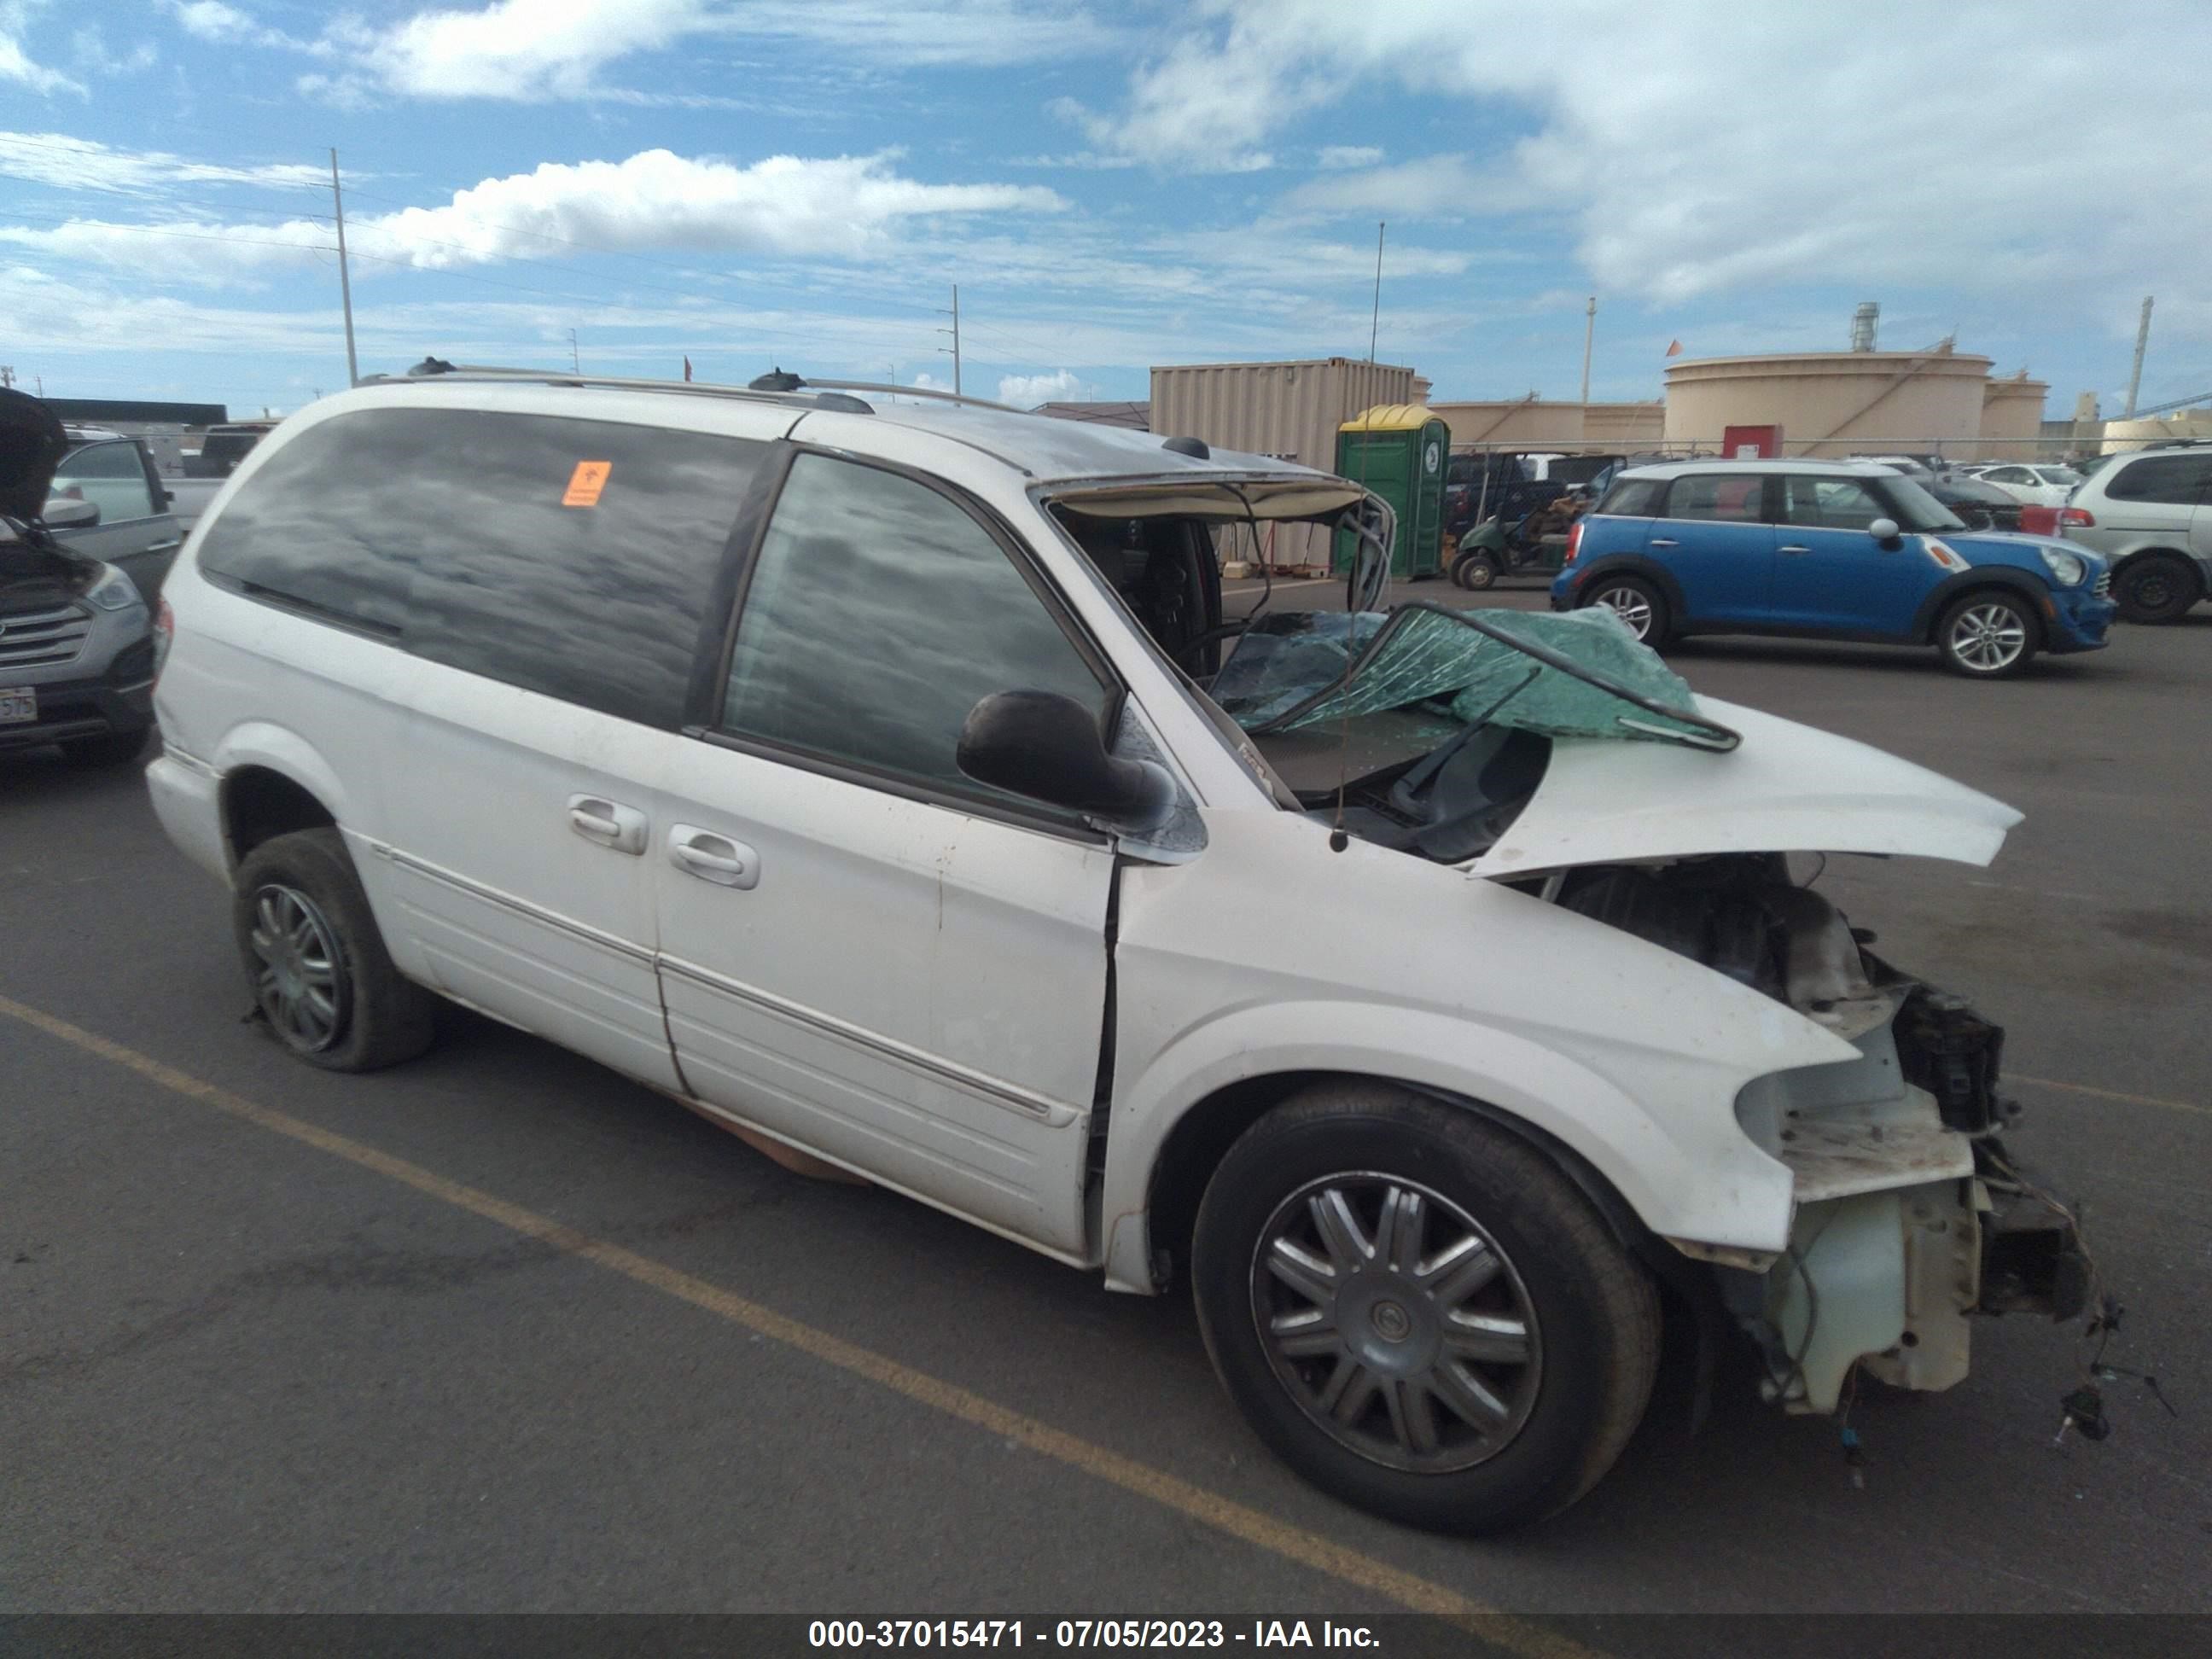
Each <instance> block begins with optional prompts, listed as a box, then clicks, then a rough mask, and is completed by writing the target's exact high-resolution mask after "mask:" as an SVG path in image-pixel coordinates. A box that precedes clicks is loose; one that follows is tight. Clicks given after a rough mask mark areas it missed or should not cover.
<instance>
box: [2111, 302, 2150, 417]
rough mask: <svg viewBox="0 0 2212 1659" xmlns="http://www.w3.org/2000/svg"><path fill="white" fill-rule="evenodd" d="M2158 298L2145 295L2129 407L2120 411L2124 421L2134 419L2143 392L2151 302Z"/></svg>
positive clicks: (2137, 328)
mask: <svg viewBox="0 0 2212 1659" xmlns="http://www.w3.org/2000/svg"><path fill="white" fill-rule="evenodd" d="M2157 297H2158V296H2157V295H2154V294H2146V295H2143V308H2142V321H2141V322H2140V323H2137V324H2136V366H2135V368H2132V369H2130V371H2129V372H2128V406H2127V407H2126V408H2125V409H2124V410H2121V411H2120V418H2121V419H2122V420H2124V421H2125V420H2130V419H2132V418H2133V417H2134V416H2135V412H2136V392H2140V391H2142V360H2143V348H2144V347H2146V346H2148V344H2149V343H2150V302H2151V301H2153V300H2154V299H2156V298H2157Z"/></svg>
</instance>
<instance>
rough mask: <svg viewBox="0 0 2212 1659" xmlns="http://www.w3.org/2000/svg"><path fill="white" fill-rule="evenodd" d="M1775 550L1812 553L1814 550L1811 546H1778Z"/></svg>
mask: <svg viewBox="0 0 2212 1659" xmlns="http://www.w3.org/2000/svg"><path fill="white" fill-rule="evenodd" d="M1775 551H1776V552H1777V553H1810V552H1811V551H1812V549H1811V548H1809V547H1778V548H1776V549H1775Z"/></svg>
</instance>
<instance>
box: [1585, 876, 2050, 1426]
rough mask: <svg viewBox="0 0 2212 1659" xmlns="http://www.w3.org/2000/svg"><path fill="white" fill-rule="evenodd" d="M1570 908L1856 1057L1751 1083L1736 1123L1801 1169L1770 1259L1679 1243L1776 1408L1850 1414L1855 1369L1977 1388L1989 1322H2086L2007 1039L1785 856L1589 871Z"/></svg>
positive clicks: (1793, 1169) (1892, 1379) (1915, 1382)
mask: <svg viewBox="0 0 2212 1659" xmlns="http://www.w3.org/2000/svg"><path fill="white" fill-rule="evenodd" d="M1560 902H1562V903H1563V904H1565V905H1566V906H1567V907H1568V908H1573V909H1577V910H1579V911H1581V912H1583V914H1585V915H1591V916H1593V917H1594V918H1595V919H1597V920H1601V921H1607V922H1610V923H1612V924H1613V925H1614V926H1617V927H1622V928H1623V929H1624V930H1625V931H1627V932H1630V933H1636V934H1638V936H1640V937H1643V938H1646V939H1650V940H1651V941H1652V942H1654V943H1656V944H1661V945H1667V946H1668V948H1670V949H1673V950H1675V951H1680V952H1681V953H1682V954H1685V955H1690V956H1694V957H1697V958H1698V959H1699V960H1700V961H1703V962H1704V963H1705V964H1706V965H1707V966H1709V967H1711V968H1712V969H1715V970H1716V971H1717V972H1720V973H1723V974H1725V975H1729V977H1731V978H1735V979H1737V980H1739V981H1741V982H1743V983H1746V984H1748V985H1751V986H1753V987H1754V988H1757V989H1759V990H1762V991H1765V993H1767V994H1770V995H1772V996H1774V997H1775V998H1776V1000H1779V1001H1783V1002H1786V1003H1788V1004H1789V1005H1790V1006H1792V1007H1793V1008H1795V1009H1796V1010H1797V1011H1798V1012H1800V1013H1802V1014H1803V1015H1804V1016H1805V1017H1806V1018H1808V1019H1810V1020H1812V1021H1814V1023H1815V1024H1820V1025H1822V1026H1824V1027H1826V1029H1827V1030H1830V1031H1832V1032H1833V1033H1835V1035H1837V1036H1839V1037H1842V1038H1843V1039H1844V1041H1846V1042H1850V1044H1851V1046H1852V1047H1853V1048H1857V1050H1858V1057H1857V1059H1856V1060H1845V1061H1842V1062H1839V1063H1837V1064H1833V1065H1827V1066H1811V1067H1806V1068H1802V1069H1798V1070H1794V1071H1785V1072H1776V1073H1769V1074H1767V1075H1766V1076H1764V1077H1760V1078H1758V1079H1754V1080H1753V1082H1752V1083H1750V1084H1749V1085H1747V1086H1746V1087H1745V1088H1744V1089H1743V1091H1741V1094H1740V1095H1739V1096H1738V1097H1737V1100H1736V1102H1735V1113H1736V1117H1737V1121H1739V1123H1740V1124H1741V1127H1742V1128H1743V1130H1744V1133H1746V1134H1747V1135H1748V1136H1749V1137H1750V1138H1751V1139H1752V1140H1753V1142H1754V1143H1755V1144H1757V1145H1758V1146H1759V1147H1760V1148H1761V1149H1762V1150H1763V1151H1765V1152H1767V1153H1768V1154H1769V1155H1771V1157H1773V1158H1776V1159H1778V1161H1779V1162H1781V1163H1782V1164H1784V1165H1785V1166H1787V1167H1788V1169H1789V1170H1790V1174H1791V1177H1792V1183H1793V1189H1792V1199H1793V1205H1794V1210H1793V1215H1792V1220H1791V1225H1790V1237H1789V1243H1788V1244H1787V1246H1786V1247H1785V1248H1784V1249H1783V1250H1781V1251H1780V1252H1778V1253H1776V1254H1773V1255H1763V1254H1761V1253H1754V1252H1742V1251H1715V1250H1710V1249H1705V1248H1703V1247H1701V1246H1699V1245H1698V1244H1697V1243H1694V1242H1692V1241H1676V1243H1677V1246H1678V1248H1680V1249H1682V1250H1683V1251H1684V1252H1685V1253H1686V1254H1687V1255H1692V1256H1696V1257H1699V1258H1700V1259H1704V1260H1706V1261H1712V1262H1713V1263H1714V1264H1715V1268H1716V1275H1717V1280H1718V1283H1719V1286H1720V1292H1721V1297H1722V1301H1723V1305H1724V1306H1725V1308H1726V1310H1727V1311H1728V1312H1729V1315H1730V1316H1732V1317H1733V1318H1734V1319H1735V1322H1736V1323H1737V1324H1738V1325H1739V1326H1740V1327H1741V1328H1742V1329H1743V1330H1744V1331H1745V1332H1746V1333H1747V1334H1748V1335H1749V1336H1750V1337H1751V1339H1752V1340H1753V1342H1754V1343H1755V1345H1756V1346H1757V1347H1758V1350H1759V1353H1760V1355H1761V1357H1762V1358H1763V1360H1764V1363H1765V1373H1766V1375H1765V1383H1764V1384H1763V1389H1764V1392H1765V1395H1766V1397H1767V1398H1768V1399H1770V1400H1771V1401H1777V1402H1778V1403H1780V1404H1782V1405H1783V1406H1784V1407H1786V1408H1788V1409H1789V1410H1790V1411H1793V1412H1827V1411H1832V1410H1833V1409H1835V1407H1836V1405H1837V1403H1838V1400H1839V1398H1840V1397H1841V1395H1842V1393H1843V1389H1844V1384H1845V1381H1846V1379H1847V1378H1848V1377H1849V1376H1850V1372H1851V1369H1852V1367H1853V1366H1854V1365H1859V1364H1863V1365H1864V1366H1865V1368H1866V1370H1867V1371H1868V1373H1869V1375H1870V1376H1874V1377H1875V1378H1877V1379H1878V1380H1880V1381H1881V1382H1884V1383H1889V1384H1891V1385H1893V1386H1895V1387H1899V1388H1905V1389H1948V1388H1949V1387H1951V1386H1952V1385H1953V1384H1954V1383H1958V1382H1959V1381H1960V1380H1961V1379H1962V1378H1963V1377H1965V1376H1966V1371H1967V1367H1968V1350H1969V1328H1968V1324H1967V1322H1968V1320H1969V1318H1970V1317H1971V1316H1973V1315H1976V1314H2000V1313H2015V1312H2034V1313H2042V1314H2047V1315H2049V1316H2051V1317H2053V1318H2054V1319H2061V1320H2063V1319H2070V1318H2073V1317H2075V1316H2076V1315H2078V1314H2080V1313H2081V1311H2082V1309H2083V1307H2084V1305H2085V1304H2086V1303H2087V1297H2088V1293H2089V1282H2088V1281H2089V1275H2088V1270H2087V1257H2086V1255H2085V1254H2084V1252H2083V1249H2082V1247H2081V1238H2080V1237H2079V1233H2078V1231H2077V1229H2076V1226H2075V1219H2074V1217H2073V1215H2072V1213H2071V1212H2070V1211H2069V1209H2068V1208H2066V1207H2065V1206H2063V1205H2062V1204H2061V1203H2060V1202H2059V1201H2058V1200H2055V1199H2053V1198H2051V1197H2050V1196H2049V1195H2048V1194H2047V1193H2046V1192H2045V1190H2044V1189H2043V1188H2041V1187H2040V1186H2039V1184H2038V1183H2037V1182H2034V1181H2033V1179H2031V1178H2030V1177H2029V1176H2027V1175H2026V1174H2025V1173H2024V1172H2023V1171H2022V1170H2021V1167H2020V1165H2019V1164H2018V1163H2017V1162H2016V1160H2015V1158H2014V1157H2013V1155H2012V1153H2011V1152H2010V1151H2009V1150H2008V1148H2007V1147H2006V1146H2005V1144H2004V1142H2003V1140H2002V1133H2003V1132H2004V1131H2006V1130H2008V1128H2010V1127H2014V1126H2015V1124H2016V1122H2017V1120H2018V1117H2019V1108H2018V1107H2017V1106H2016V1105H2015V1104H2014V1103H2012V1102H2010V1101H2008V1100H2007V1099H2006V1098H2005V1097H2003V1096H2002V1093H2001V1092H2000V1090H1999V1076H2000V1063H2001V1060H2002V1052H2003V1047H2004V1033H2003V1031H2002V1029H2001V1028H1999V1027H1998V1026H1996V1025H1995V1024H1991V1023H1990V1021H1988V1020H1987V1019H1985V1018H1983V1017H1982V1016H1981V1015H1979V1014H1978V1013H1977V1012H1975V1011H1974V1010H1973V1009H1972V1008H1971V1007H1969V1006H1967V1005H1966V1003H1965V1002H1964V1001H1963V1000H1960V998H1958V997H1955V996H1953V995H1950V994H1948V993H1946V992H1944V991H1942V990H1940V989H1938V988H1936V987H1933V986H1931V985H1929V984H1928V983H1926V982H1925V981H1921V980H1918V979H1916V978H1914V977H1912V976H1911V975H1907V974H1905V973H1901V972H1899V970H1898V969H1894V968H1893V967H1891V966H1890V965H1889V964H1888V963H1886V962H1884V961H1882V960H1881V958H1880V957H1876V956H1875V955H1874V954H1873V953H1872V952H1871V951H1868V950H1867V949H1866V948H1865V947H1866V945H1868V944H1870V943H1872V942H1873V935H1871V934H1870V933H1864V932H1863V930H1855V929H1853V928H1852V927H1850V924H1849V923H1848V921H1846V920H1845V919H1844V915H1843V914H1842V913H1841V912H1840V911H1838V909H1837V908H1835V907H1834V906H1833V905H1832V903H1830V902H1828V900H1827V899H1826V897H1825V896H1822V895H1820V893H1818V892H1815V891H1814V890H1810V889H1808V888H1804V887H1799V886H1796V885H1794V884H1790V881H1789V879H1788V871H1787V866H1786V865H1785V863H1784V860H1781V859H1779V858H1766V859H1759V858H1755V857H1752V858H1747V857H1735V858H1727V859H1715V860H1699V861H1696V862H1693V863H1691V864H1686V865H1683V866H1674V867H1672V868H1670V869H1668V870H1664V871H1650V870H1634V869H1626V868H1615V869H1611V870H1606V871H1601V872H1587V873H1585V874H1584V875H1583V876H1582V877H1581V878H1579V880H1578V882H1577V884H1574V885H1571V886H1570V887H1569V888H1568V889H1567V890H1565V891H1564V892H1563V893H1562V895H1561V896H1560Z"/></svg>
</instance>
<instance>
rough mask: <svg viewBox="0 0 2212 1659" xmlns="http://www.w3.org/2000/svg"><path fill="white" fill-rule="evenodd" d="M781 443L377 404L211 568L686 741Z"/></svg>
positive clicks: (311, 458)
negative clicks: (719, 584)
mask: <svg viewBox="0 0 2212 1659" xmlns="http://www.w3.org/2000/svg"><path fill="white" fill-rule="evenodd" d="M766 449H767V446H765V445H764V444H759V443H754V442H750V441H745V440H742V439H737V438H719V437H712V436H705V435H698V434H694V433H678V432H669V431H665V430H663V429H660V428H653V427H639V426H625V425H618V424H617V423H614V422H604V421H577V420H565V419H559V418H555V417H551V416H517V415H504V414H488V413H483V412H481V411H477V410H422V409H407V410H364V411H362V413H360V414H357V415H345V416H339V417H337V419H335V420H331V421H327V422H322V423H321V424H319V425H318V426H315V427H312V428H309V429H308V430H307V431H306V432H303V433H301V435H299V436H298V437H296V438H295V439H294V440H293V441H291V442H290V443H289V444H287V445H286V446H285V447H283V448H282V449H281V450H279V451H277V452H276V454H274V455H272V456H271V457H270V459H269V461H268V463H267V464H266V465H264V466H263V467H262V469H261V470H260V471H258V472H257V473H256V474H255V475H254V477H253V478H252V482H251V483H249V484H248V485H247V487H246V489H245V490H244V491H243V492H242V493H241V494H240V497H239V499H238V500H237V501H235V502H234V503H233V504H232V505H231V507H228V509H227V510H226V511H225V512H224V513H223V514H222V518H221V519H220V520H218V521H217V522H216V525H215V526H212V528H211V529H210V533H209V536H208V538H207V540H206V541H205V543H204V544H203V546H202V547H201V550H200V565H201V568H203V569H204V570H206V571H208V572H210V574H214V575H216V576H218V577H226V578H228V579H229V580H233V581H235V582H238V583H240V584H243V585H245V586H247V587H248V589H249V591H258V592H263V593H266V594H268V595H270V596H271V597H274V598H277V599H288V600H290V601H292V602H294V603H296V604H300V605H306V606H307V607H309V608H311V609H313V610H317V611H322V612H324V613H325V614H328V615H331V616H332V617H337V618H338V619H339V620H342V621H345V622H349V623H356V624H357V625H361V626H364V627H368V628H369V629H373V630H374V631H376V632H379V633H382V634H385V635H388V636H391V637H395V638H398V639H401V640H402V641H404V644H405V645H406V647H407V648H408V649H409V650H410V652H413V653H415V654H416V655H418V656H421V657H423V658H425V659H428V660H430V661H433V662H441V663H445V664H447V665H450V666H453V667H455V668H461V669H466V670H467V671H470V672H471V673H477V674H482V675H484V676H485V677H487V678H491V679H495V680H501V681H504V682H505V683H506V684H509V685H518V686H521V687H523V688H525V689H526V690H532V691H541V692H544V693H545V694H546V695H548V696H556V697H560V698H562V699H563V700H565V701H567V702H575V703H580V704H582V705H583V706H584V707H586V708H596V709H598V710H599V711H600V712H602V713H604V714H615V715H618V716H620V717H621V718H623V719H625V720H639V721H642V722H644V723H646V724H648V725H653V726H664V727H671V728H672V727H674V726H677V725H678V724H679V723H680V722H681V720H682V716H683V705H684V688H685V685H686V684H687V683H688V681H689V678H690V667H691V661H692V657H693V655H694V652H695V648H696V645H697V642H698V638H699V630H700V627H701V624H702V622H703V621H704V619H705V616H706V607H707V599H708V589H709V588H710V586H712V583H713V579H714V568H715V565H716V563H717V562H719V560H720V557H721V554H722V550H723V546H724V544H725V543H726V541H727V540H728V538H729V532H730V527H731V526H732V523H733V522H734V521H735V520H736V518H737V513H738V503H739V501H741V500H742V499H743V498H744V493H745V489H746V487H747V486H748V485H749V484H750V482H751V480H752V477H753V474H754V473H755V472H756V471H757V470H758V468H759V465H760V463H761V460H762V459H763V455H764V454H765V453H766Z"/></svg>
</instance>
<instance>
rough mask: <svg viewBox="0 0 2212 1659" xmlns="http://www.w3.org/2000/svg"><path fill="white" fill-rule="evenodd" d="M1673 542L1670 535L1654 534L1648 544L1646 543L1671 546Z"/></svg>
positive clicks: (1654, 545)
mask: <svg viewBox="0 0 2212 1659" xmlns="http://www.w3.org/2000/svg"><path fill="white" fill-rule="evenodd" d="M1648 545H1650V546H1652V547H1673V546H1674V545H1675V542H1674V538H1672V537H1671V536H1654V537H1653V538H1651V540H1650V543H1649V544H1648Z"/></svg>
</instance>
